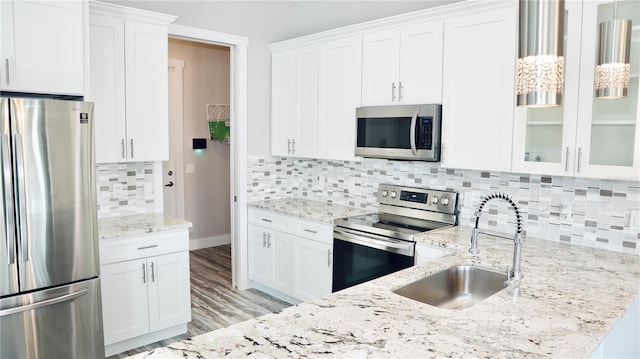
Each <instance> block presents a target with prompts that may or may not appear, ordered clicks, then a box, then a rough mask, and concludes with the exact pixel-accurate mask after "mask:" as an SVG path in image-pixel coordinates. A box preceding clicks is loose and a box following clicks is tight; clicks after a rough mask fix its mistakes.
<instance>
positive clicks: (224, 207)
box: [169, 39, 231, 243]
mask: <svg viewBox="0 0 640 359" xmlns="http://www.w3.org/2000/svg"><path fill="white" fill-rule="evenodd" d="M169 58H170V59H179V60H183V61H184V72H183V76H184V77H183V91H184V92H183V105H184V114H183V119H184V137H183V143H184V144H183V151H184V158H183V165H184V166H187V165H193V166H194V169H195V172H194V173H186V171H185V175H184V176H185V183H184V185H185V219H186V220H188V221H190V222H192V223H193V227H192V228H190V231H189V233H190V239H191V240H206V239H208V240H214V241H218V243H220V241H224V242H227V243H228V240H229V234H230V232H231V226H230V222H231V217H230V213H229V206H230V200H229V196H230V190H229V166H230V161H229V155H230V147H229V144H228V143H222V142H219V141H212V140H210V139H209V138H210V137H209V127H208V122H207V113H206V107H205V105H206V104H228V103H229V96H230V82H229V78H230V51H229V48H227V47H223V46H216V45H208V44H200V43H194V42H189V41H184V40H177V39H169ZM193 138H206V139H207V148H206V149H205V150H202V151H194V150H193V149H192V139H193Z"/></svg>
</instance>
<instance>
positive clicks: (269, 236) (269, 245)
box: [267, 233, 271, 248]
mask: <svg viewBox="0 0 640 359" xmlns="http://www.w3.org/2000/svg"><path fill="white" fill-rule="evenodd" d="M267 248H271V233H267Z"/></svg>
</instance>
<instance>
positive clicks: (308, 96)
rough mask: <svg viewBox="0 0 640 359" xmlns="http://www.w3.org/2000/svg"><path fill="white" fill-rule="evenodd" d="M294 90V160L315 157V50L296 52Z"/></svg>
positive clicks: (309, 47) (316, 121) (316, 108)
mask: <svg viewBox="0 0 640 359" xmlns="http://www.w3.org/2000/svg"><path fill="white" fill-rule="evenodd" d="M294 53H295V62H294V66H295V67H294V69H295V74H294V75H295V77H294V88H295V96H294V99H293V105H294V118H295V120H294V123H293V129H294V136H293V141H294V142H293V143H292V152H293V156H294V157H306V158H315V157H316V154H317V152H318V132H317V128H318V47H317V46H316V45H313V46H307V47H303V48H300V49H296V50H295V51H294Z"/></svg>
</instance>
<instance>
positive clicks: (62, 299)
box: [0, 288, 89, 317]
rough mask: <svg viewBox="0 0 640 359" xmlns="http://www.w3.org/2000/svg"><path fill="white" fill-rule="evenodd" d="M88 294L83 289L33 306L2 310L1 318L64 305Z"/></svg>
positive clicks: (0, 311) (87, 290)
mask: <svg viewBox="0 0 640 359" xmlns="http://www.w3.org/2000/svg"><path fill="white" fill-rule="evenodd" d="M88 292H89V289H87V288H83V289H81V290H79V291H77V292H73V293H69V294H65V295H62V296H60V297H56V298H51V299H47V300H43V301H42V302H36V303H32V304H27V305H23V306H21V307H15V308H9V309H3V310H0V317H4V316H7V315H11V314H16V313H22V312H26V311H28V310H33V309H37V308H41V307H46V306H50V305H54V304H58V303H62V302H67V301H70V300H72V299H75V298H78V297H81V296H83V295H85V294H87V293H88Z"/></svg>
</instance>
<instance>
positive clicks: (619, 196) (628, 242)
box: [248, 156, 640, 254]
mask: <svg viewBox="0 0 640 359" xmlns="http://www.w3.org/2000/svg"><path fill="white" fill-rule="evenodd" d="M248 165H249V178H248V181H249V183H248V186H249V190H248V192H249V193H248V198H249V200H250V201H257V200H265V199H272V198H282V197H302V198H308V199H313V200H318V201H324V202H328V203H336V204H340V205H347V206H353V207H359V208H367V209H371V210H377V203H376V200H375V195H376V192H377V189H378V184H380V183H392V184H397V185H404V186H413V187H427V188H434V189H445V190H451V191H456V192H458V193H459V194H460V200H459V202H460V204H459V211H460V225H463V226H472V225H473V223H474V222H473V220H474V216H473V213H474V211H475V208H476V207H477V206H478V204H479V202H480V200H481V198H482V197H483V196H484V195H486V194H488V193H491V192H498V191H499V192H506V193H508V194H509V195H511V196H512V197H513V198H514V199H515V200H516V201H517V203H518V205H519V206H520V208H521V210H522V212H523V216H524V218H525V226H524V229H525V233H526V235H528V236H533V237H538V238H541V239H547V240H550V241H556V242H567V243H572V244H578V245H583V246H588V247H596V248H602V249H607V250H612V251H617V252H625V253H632V254H640V248H639V247H640V234H639V233H638V230H637V229H632V228H630V227H629V216H630V213H631V211H632V210H636V211H637V210H639V209H640V183H639V182H632V181H612V180H599V179H585V178H574V177H560V176H541V175H527V174H515V173H504V172H486V171H472V170H457V169H445V168H441V167H440V165H439V164H435V163H429V162H411V161H387V160H380V159H362V160H361V161H328V160H313V159H309V160H307V159H290V158H270V157H257V156H249V159H248ZM480 223H481V225H480V226H481V227H483V228H486V229H489V230H496V231H501V232H507V233H511V232H513V231H514V227H515V215H514V214H513V211H511V210H510V209H509V208H508V207H507V205H506V203H503V202H498V201H493V202H490V203H489V204H488V205H487V207H485V210H484V211H483V214H482V218H481V221H480Z"/></svg>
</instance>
